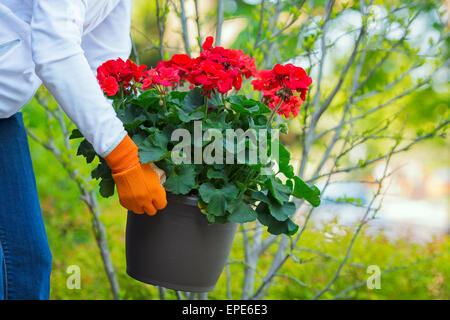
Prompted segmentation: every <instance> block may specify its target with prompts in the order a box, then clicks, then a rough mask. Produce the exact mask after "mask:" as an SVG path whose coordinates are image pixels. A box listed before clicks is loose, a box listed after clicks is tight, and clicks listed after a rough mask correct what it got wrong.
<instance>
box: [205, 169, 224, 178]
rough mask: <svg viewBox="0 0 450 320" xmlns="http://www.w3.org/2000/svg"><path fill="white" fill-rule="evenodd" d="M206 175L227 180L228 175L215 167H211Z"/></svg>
mask: <svg viewBox="0 0 450 320" xmlns="http://www.w3.org/2000/svg"><path fill="white" fill-rule="evenodd" d="M206 176H207V177H208V179H219V180H222V181H227V180H228V177H227V175H226V174H225V172H224V171H222V170H221V171H217V170H214V169H213V168H209V169H208V171H207V172H206Z"/></svg>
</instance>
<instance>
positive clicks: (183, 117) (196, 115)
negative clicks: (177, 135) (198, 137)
mask: <svg viewBox="0 0 450 320" xmlns="http://www.w3.org/2000/svg"><path fill="white" fill-rule="evenodd" d="M202 109H203V107H200V108H198V109H196V110H194V111H192V112H190V113H186V112H184V111H183V109H181V108H177V115H178V119H180V121H182V122H184V123H188V122H191V121H195V120H200V119H203V117H204V116H205V111H204V110H202Z"/></svg>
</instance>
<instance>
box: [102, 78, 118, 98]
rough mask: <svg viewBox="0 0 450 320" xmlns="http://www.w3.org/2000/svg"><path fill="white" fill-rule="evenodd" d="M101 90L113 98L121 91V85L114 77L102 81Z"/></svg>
mask: <svg viewBox="0 0 450 320" xmlns="http://www.w3.org/2000/svg"><path fill="white" fill-rule="evenodd" d="M101 88H102V90H103V91H104V92H105V93H106V94H107V95H108V96H113V95H115V94H116V93H117V91H119V84H118V83H117V81H116V79H114V77H107V78H105V79H104V81H102V83H101Z"/></svg>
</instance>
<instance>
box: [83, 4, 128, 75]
mask: <svg viewBox="0 0 450 320" xmlns="http://www.w3.org/2000/svg"><path fill="white" fill-rule="evenodd" d="M131 7H132V0H121V1H119V3H118V4H117V6H116V7H115V8H114V9H113V10H112V11H111V12H110V14H109V15H108V16H107V17H106V18H105V19H104V20H103V21H102V22H101V23H100V24H99V25H98V26H97V27H95V28H94V29H93V30H92V31H90V32H89V33H87V34H85V35H84V36H83V37H82V40H81V47H82V48H83V50H84V54H85V56H86V58H87V60H88V62H89V65H90V66H91V69H92V71H93V72H94V74H95V75H97V68H98V66H99V65H101V64H102V63H103V62H105V61H107V60H111V59H117V58H122V59H123V60H125V59H127V58H128V57H129V56H130V53H131V37H130V27H131Z"/></svg>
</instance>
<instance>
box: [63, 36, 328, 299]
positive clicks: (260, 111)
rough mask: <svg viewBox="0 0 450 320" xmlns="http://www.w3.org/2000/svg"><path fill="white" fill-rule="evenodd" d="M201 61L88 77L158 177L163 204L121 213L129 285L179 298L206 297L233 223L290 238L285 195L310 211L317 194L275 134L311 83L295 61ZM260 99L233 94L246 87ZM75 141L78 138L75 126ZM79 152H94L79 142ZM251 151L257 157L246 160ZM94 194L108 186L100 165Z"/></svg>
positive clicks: (226, 55) (229, 53)
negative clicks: (161, 174) (262, 64)
mask: <svg viewBox="0 0 450 320" xmlns="http://www.w3.org/2000/svg"><path fill="white" fill-rule="evenodd" d="M212 43H213V38H212V37H208V38H207V39H206V41H205V43H204V44H203V47H202V49H203V50H202V52H201V54H200V56H199V57H196V58H191V57H189V56H187V55H184V54H175V55H173V56H172V58H171V59H170V60H167V61H161V62H159V63H158V65H157V66H156V68H147V67H146V66H144V65H141V66H138V65H136V64H134V63H132V62H131V61H130V60H127V61H126V62H125V61H123V60H121V59H117V60H110V61H107V62H105V63H104V64H103V65H102V66H100V67H99V68H98V75H97V78H98V80H99V83H100V85H101V87H102V89H103V90H104V92H105V94H106V95H107V96H108V97H109V98H111V99H112V101H113V106H114V108H115V109H116V112H117V115H118V116H119V118H120V119H121V120H122V121H123V123H124V126H125V128H126V130H127V131H128V134H129V135H130V137H131V138H132V139H133V141H134V142H135V143H136V144H137V146H138V147H139V157H140V161H141V162H142V163H154V164H156V165H157V166H158V167H159V168H162V169H163V170H164V171H165V173H166V176H167V180H166V181H165V182H164V187H165V189H166V190H167V191H168V192H167V198H168V205H167V207H166V208H165V209H164V210H162V211H160V212H158V213H157V214H156V215H155V216H148V215H137V214H134V213H132V212H129V213H128V217H127V229H126V256H127V272H128V274H129V275H130V276H132V277H134V278H136V279H137V280H140V281H143V282H146V283H150V284H155V285H160V286H164V287H167V288H171V289H175V290H184V291H193V292H194V291H198V292H201V291H209V290H212V289H213V288H214V286H215V284H216V282H217V280H218V277H219V275H220V273H221V271H222V269H223V267H224V265H225V263H226V260H227V257H228V255H229V252H230V249H231V245H232V241H233V238H234V233H235V231H236V226H237V224H239V223H246V222H251V221H255V220H258V221H259V222H260V223H262V224H263V225H264V226H267V230H268V232H269V233H272V234H276V235H279V234H286V235H293V234H295V233H296V232H297V230H298V226H297V224H296V223H295V222H294V221H293V220H292V216H293V215H294V213H295V211H296V206H295V203H294V202H293V198H298V199H304V200H306V201H308V202H309V203H310V204H311V205H313V206H318V205H319V203H320V192H319V190H318V189H317V188H316V187H314V186H312V187H310V186H308V185H307V184H306V183H305V182H303V181H302V180H301V179H300V178H299V177H297V176H296V175H295V173H294V168H293V167H292V166H291V165H290V163H289V162H290V153H289V152H288V151H287V149H286V148H285V147H284V146H283V144H282V143H280V140H279V132H280V131H282V132H286V127H287V126H286V122H287V121H288V120H289V119H290V118H294V117H295V116H297V114H298V110H299V108H300V105H301V104H302V102H303V101H304V100H305V98H306V97H305V96H306V94H307V91H308V87H309V86H310V84H311V79H310V78H309V77H308V76H307V74H306V72H305V71H304V70H303V69H302V68H300V67H296V66H294V65H292V64H287V65H279V64H278V65H276V66H275V67H274V68H273V69H272V70H259V71H258V70H257V69H256V67H255V62H254V60H253V59H252V58H250V57H249V56H247V55H245V54H244V52H243V51H242V50H232V49H225V48H222V47H213V45H212ZM251 77H253V78H254V80H253V81H252V82H251V84H252V86H253V90H252V92H254V91H258V92H259V93H260V96H261V99H258V100H256V99H252V98H248V97H247V96H246V95H244V94H242V91H243V90H242V88H241V84H242V81H243V79H244V78H245V79H250V78H251ZM72 138H82V135H81V134H80V132H79V131H78V130H75V131H74V132H73V133H72ZM77 154H78V155H83V156H85V157H86V160H87V162H92V161H93V160H94V159H95V157H96V156H97V155H96V154H95V152H94V150H93V148H92V146H91V145H90V144H89V142H87V141H86V140H83V141H82V142H81V144H80V146H79V148H78V153H77ZM255 154H256V159H255ZM99 160H100V162H99V165H98V166H97V167H96V168H95V169H94V170H93V171H92V177H93V178H96V179H100V193H101V195H102V196H104V197H109V196H111V195H113V194H114V180H113V179H112V177H111V171H110V169H109V167H108V165H107V164H106V162H105V161H104V160H103V159H101V158H99Z"/></svg>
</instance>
